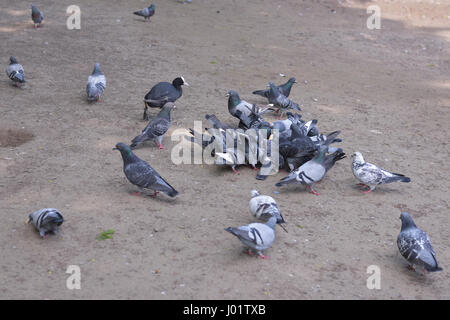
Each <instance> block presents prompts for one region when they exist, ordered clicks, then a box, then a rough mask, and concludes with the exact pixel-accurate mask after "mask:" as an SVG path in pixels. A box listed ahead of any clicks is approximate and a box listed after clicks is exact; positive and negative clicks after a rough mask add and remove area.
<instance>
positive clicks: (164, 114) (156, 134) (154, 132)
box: [130, 102, 176, 149]
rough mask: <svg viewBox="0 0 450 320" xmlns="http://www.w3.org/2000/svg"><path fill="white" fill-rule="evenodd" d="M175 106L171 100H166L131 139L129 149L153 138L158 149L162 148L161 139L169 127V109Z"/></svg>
mask: <svg viewBox="0 0 450 320" xmlns="http://www.w3.org/2000/svg"><path fill="white" fill-rule="evenodd" d="M175 108H176V106H175V104H174V103H173V102H167V103H166V104H165V105H164V107H163V108H162V109H161V111H160V112H159V113H158V115H157V116H156V117H154V118H153V119H151V120H150V122H149V123H148V124H147V126H146V127H145V128H144V130H142V133H141V134H140V135H138V136H137V137H135V138H134V139H133V140H132V141H131V145H130V147H131V149H133V148H135V147H136V146H137V145H139V144H141V143H143V142H144V141H147V140H153V141H154V142H155V143H156V144H157V145H158V147H159V148H160V149H164V146H163V145H162V139H163V137H164V135H165V134H166V132H167V130H169V128H170V111H172V109H175Z"/></svg>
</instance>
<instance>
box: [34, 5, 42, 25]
mask: <svg viewBox="0 0 450 320" xmlns="http://www.w3.org/2000/svg"><path fill="white" fill-rule="evenodd" d="M31 19H33V23H34V28H35V29H36V28H39V27H40V26H41V24H42V20H44V14H43V13H42V12H41V11H39V10H38V8H36V6H34V5H31Z"/></svg>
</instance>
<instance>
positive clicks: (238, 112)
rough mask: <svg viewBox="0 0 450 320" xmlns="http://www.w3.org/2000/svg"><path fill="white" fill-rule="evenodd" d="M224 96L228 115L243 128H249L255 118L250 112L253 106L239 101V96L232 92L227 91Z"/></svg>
mask: <svg viewBox="0 0 450 320" xmlns="http://www.w3.org/2000/svg"><path fill="white" fill-rule="evenodd" d="M226 96H227V97H228V111H229V112H230V114H231V115H232V116H233V117H236V118H238V119H239V120H240V121H241V122H242V123H243V125H244V127H247V128H250V125H251V122H252V121H254V120H255V118H256V116H255V114H254V113H253V112H252V110H253V105H252V104H251V103H248V102H247V101H245V100H241V98H240V97H239V94H238V93H237V92H236V91H234V90H230V91H228V93H227V94H226Z"/></svg>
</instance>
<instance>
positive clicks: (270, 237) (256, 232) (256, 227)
mask: <svg viewBox="0 0 450 320" xmlns="http://www.w3.org/2000/svg"><path fill="white" fill-rule="evenodd" d="M276 223H277V218H276V217H273V216H272V217H270V218H269V220H268V221H267V222H266V223H265V224H264V223H250V224H248V225H245V226H241V227H237V228H231V227H230V228H226V229H225V231H228V232H229V233H231V234H233V235H235V236H236V237H237V238H238V239H239V240H240V241H241V242H242V243H243V244H244V245H245V246H247V247H248V248H249V250H248V254H249V255H253V253H252V250H253V251H256V252H257V254H258V257H259V258H262V259H267V258H268V257H267V256H264V255H263V254H262V250H266V249H268V248H270V247H271V246H272V244H273V242H274V241H275V225H276Z"/></svg>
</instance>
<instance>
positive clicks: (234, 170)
mask: <svg viewBox="0 0 450 320" xmlns="http://www.w3.org/2000/svg"><path fill="white" fill-rule="evenodd" d="M231 170H233V172H234V174H241V173H240V172H239V171H237V170H236V169H234V168H231Z"/></svg>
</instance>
